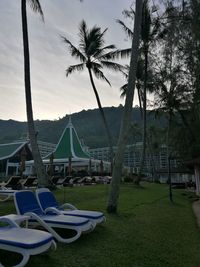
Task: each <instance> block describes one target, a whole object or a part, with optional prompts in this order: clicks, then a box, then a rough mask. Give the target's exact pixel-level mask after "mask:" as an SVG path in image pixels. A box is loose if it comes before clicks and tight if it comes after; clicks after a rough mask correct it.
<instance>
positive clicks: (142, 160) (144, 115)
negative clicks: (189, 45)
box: [135, 44, 148, 185]
mask: <svg viewBox="0 0 200 267" xmlns="http://www.w3.org/2000/svg"><path fill="white" fill-rule="evenodd" d="M144 54H145V72H144V92H143V135H142V136H143V138H142V155H141V160H140V169H139V174H138V176H137V179H136V181H135V184H137V185H139V184H140V181H141V179H142V172H143V169H144V164H145V156H146V132H147V130H146V128H147V80H148V47H147V44H145V51H144Z"/></svg>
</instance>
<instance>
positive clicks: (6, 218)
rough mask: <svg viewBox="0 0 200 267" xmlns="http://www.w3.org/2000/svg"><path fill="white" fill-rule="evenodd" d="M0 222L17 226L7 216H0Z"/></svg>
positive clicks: (17, 226)
mask: <svg viewBox="0 0 200 267" xmlns="http://www.w3.org/2000/svg"><path fill="white" fill-rule="evenodd" d="M0 222H4V223H7V224H9V225H10V226H12V227H16V228H19V225H18V224H17V223H16V222H15V221H13V220H12V219H11V218H10V217H9V216H1V217H0Z"/></svg>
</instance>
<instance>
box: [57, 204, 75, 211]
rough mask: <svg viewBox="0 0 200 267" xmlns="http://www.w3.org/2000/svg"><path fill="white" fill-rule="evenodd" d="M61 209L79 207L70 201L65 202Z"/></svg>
mask: <svg viewBox="0 0 200 267" xmlns="http://www.w3.org/2000/svg"><path fill="white" fill-rule="evenodd" d="M60 208H61V209H70V210H77V208H76V207H75V206H74V205H72V204H70V203H64V204H62V205H61V206H60Z"/></svg>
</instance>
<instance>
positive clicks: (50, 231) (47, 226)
mask: <svg viewBox="0 0 200 267" xmlns="http://www.w3.org/2000/svg"><path fill="white" fill-rule="evenodd" d="M24 215H29V216H30V217H31V218H32V219H34V220H36V221H37V222H38V223H39V224H40V225H41V226H43V227H44V228H45V229H46V230H47V231H48V232H49V233H51V234H52V235H53V237H54V238H55V239H56V240H57V241H59V242H62V243H67V244H68V243H72V242H74V241H76V240H77V239H78V238H79V237H80V236H81V233H82V231H81V229H80V228H79V227H75V228H70V227H68V228H67V229H72V230H74V231H76V232H77V234H76V235H75V236H73V237H71V238H62V237H61V236H60V235H59V234H58V233H57V232H56V231H55V230H54V229H53V228H52V227H51V226H50V225H48V224H47V223H46V222H45V221H43V220H42V219H41V218H40V217H39V216H38V215H37V214H34V213H32V212H27V213H25V214H24Z"/></svg>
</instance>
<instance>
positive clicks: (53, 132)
mask: <svg viewBox="0 0 200 267" xmlns="http://www.w3.org/2000/svg"><path fill="white" fill-rule="evenodd" d="M122 110H123V108H122V107H121V106H119V107H107V108H104V112H105V115H106V117H107V120H108V124H109V125H110V129H111V134H112V137H113V143H114V144H116V142H117V138H118V134H119V127H120V118H121V116H122ZM71 117H72V123H73V125H74V127H75V129H76V130H77V133H78V136H79V138H80V139H83V140H84V143H85V144H86V145H88V146H90V147H91V148H95V147H105V146H106V144H107V139H106V136H105V133H104V131H103V125H102V121H101V117H100V115H99V111H98V109H93V110H82V111H81V112H77V113H74V114H72V115H71ZM68 118H69V117H68V115H66V116H65V117H63V118H60V119H58V120H54V121H48V120H41V121H39V120H37V121H35V125H36V130H37V131H38V140H40V141H44V142H50V143H54V144H57V142H58V141H59V139H60V136H61V134H62V132H63V130H64V128H65V127H66V125H67V123H68ZM148 121H149V125H155V126H156V127H161V128H163V127H165V124H166V119H165V118H164V117H163V116H161V117H160V118H158V119H157V120H155V119H154V112H153V111H151V112H148ZM132 122H133V123H137V124H138V127H139V126H140V125H141V123H142V122H141V116H140V110H139V108H135V109H133V111H132ZM0 136H1V139H0V143H9V142H13V141H14V140H17V139H20V138H21V137H24V138H26V137H27V127H26V123H25V122H19V121H13V120H8V121H5V120H0ZM136 141H140V137H139V135H138V134H137V136H136ZM133 142H135V131H134V130H133V131H132V132H131V135H130V139H129V143H131V144H132V143H133Z"/></svg>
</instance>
